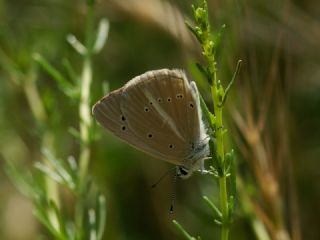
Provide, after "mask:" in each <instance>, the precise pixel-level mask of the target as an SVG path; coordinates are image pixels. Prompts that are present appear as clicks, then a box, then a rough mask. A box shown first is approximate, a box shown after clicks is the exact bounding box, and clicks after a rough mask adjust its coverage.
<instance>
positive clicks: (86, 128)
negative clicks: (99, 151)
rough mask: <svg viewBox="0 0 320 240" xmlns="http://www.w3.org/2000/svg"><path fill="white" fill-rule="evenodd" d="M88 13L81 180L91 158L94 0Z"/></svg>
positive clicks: (81, 113)
mask: <svg viewBox="0 0 320 240" xmlns="http://www.w3.org/2000/svg"><path fill="white" fill-rule="evenodd" d="M87 6H88V14H87V24H86V35H85V43H86V46H85V47H86V50H85V54H84V62H83V70H82V74H81V80H80V86H81V88H80V104H79V116H80V139H81V152H80V160H79V162H80V164H79V165H80V174H79V177H80V180H82V179H84V178H85V176H86V174H87V169H88V164H89V158H90V147H89V143H90V129H91V124H92V120H91V109H90V89H91V83H92V47H93V39H94V36H93V33H94V29H93V21H94V14H93V10H94V9H93V7H94V1H93V0H87Z"/></svg>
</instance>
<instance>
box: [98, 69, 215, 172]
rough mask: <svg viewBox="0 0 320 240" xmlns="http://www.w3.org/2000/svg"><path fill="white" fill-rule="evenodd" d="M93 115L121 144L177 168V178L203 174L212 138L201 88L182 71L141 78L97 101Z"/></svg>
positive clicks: (149, 72)
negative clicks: (198, 173) (208, 130)
mask: <svg viewBox="0 0 320 240" xmlns="http://www.w3.org/2000/svg"><path fill="white" fill-rule="evenodd" d="M92 113H93V115H94V117H95V118H96V120H97V121H98V122H99V123H100V124H101V125H102V126H103V127H104V128H106V129H107V130H109V131H110V132H112V133H113V134H114V135H115V136H117V137H118V138H120V139H121V140H123V141H125V142H127V143H128V144H130V145H132V146H133V147H135V148H137V149H139V150H142V151H143V152H145V153H147V154H149V155H151V156H153V157H155V158H158V159H161V160H164V161H167V162H170V163H172V164H175V165H176V166H177V168H176V169H177V176H180V177H181V178H188V177H190V176H191V175H192V173H193V172H194V171H197V170H201V171H204V159H206V158H207V156H208V155H209V153H210V151H209V144H208V142H209V137H208V135H207V133H206V127H205V124H204V122H203V120H202V111H201V107H200V99H199V92H198V89H197V86H196V84H195V82H189V81H188V79H187V77H186V74H185V73H184V71H182V70H178V69H174V70H169V69H160V70H154V71H148V72H146V73H144V74H142V75H140V76H137V77H135V78H133V79H132V80H130V81H129V82H128V83H127V84H125V85H124V86H123V87H121V88H120V89H117V90H115V91H112V92H111V93H109V94H107V95H106V96H104V97H103V98H102V99H101V100H99V101H98V102H97V103H96V104H95V105H94V106H93V108H92Z"/></svg>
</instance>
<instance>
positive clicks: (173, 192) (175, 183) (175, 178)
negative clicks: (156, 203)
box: [170, 173, 178, 214]
mask: <svg viewBox="0 0 320 240" xmlns="http://www.w3.org/2000/svg"><path fill="white" fill-rule="evenodd" d="M177 177H178V174H177V173H175V174H174V175H173V180H172V183H173V184H172V185H173V190H172V195H171V205H170V214H173V207H174V200H175V198H176V186H177V179H178V178H177Z"/></svg>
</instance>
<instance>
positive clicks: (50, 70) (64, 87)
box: [33, 53, 73, 92]
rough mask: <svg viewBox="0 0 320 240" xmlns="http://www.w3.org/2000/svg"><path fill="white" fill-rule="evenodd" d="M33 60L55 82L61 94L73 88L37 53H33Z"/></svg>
mask: <svg viewBox="0 0 320 240" xmlns="http://www.w3.org/2000/svg"><path fill="white" fill-rule="evenodd" d="M33 59H34V60H35V61H36V62H37V63H38V64H39V65H40V66H41V67H42V68H43V69H44V70H45V71H46V72H47V73H48V74H49V75H50V76H51V77H52V78H53V79H54V80H55V81H56V82H57V84H58V86H59V87H60V88H61V90H62V91H63V92H65V91H66V90H70V89H72V88H73V86H72V84H71V83H70V82H68V81H67V80H66V79H65V78H64V77H63V75H62V74H61V73H60V72H59V71H58V70H57V69H56V68H55V67H53V66H52V65H51V64H50V63H49V62H48V61H47V60H46V59H45V58H43V57H42V56H41V55H40V54H39V53H34V54H33Z"/></svg>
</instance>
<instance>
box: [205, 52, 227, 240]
mask: <svg viewBox="0 0 320 240" xmlns="http://www.w3.org/2000/svg"><path fill="white" fill-rule="evenodd" d="M205 56H206V57H207V61H208V65H209V69H210V72H211V76H212V78H213V79H212V81H211V82H212V85H211V94H212V99H213V104H214V111H215V112H214V113H215V117H216V125H215V130H216V140H217V155H218V156H212V157H213V159H215V158H216V159H218V161H219V165H220V166H221V176H219V197H220V208H221V214H222V226H221V240H227V239H228V238H229V225H228V221H229V206H228V191H227V176H226V169H225V159H224V141H223V135H224V127H223V118H222V110H223V105H222V104H221V103H222V98H221V97H220V96H219V87H220V86H219V84H218V81H217V72H216V67H215V64H216V63H215V58H214V56H212V55H211V56H210V54H208V55H205ZM213 154H214V153H213ZM214 157H215V158H214Z"/></svg>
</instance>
